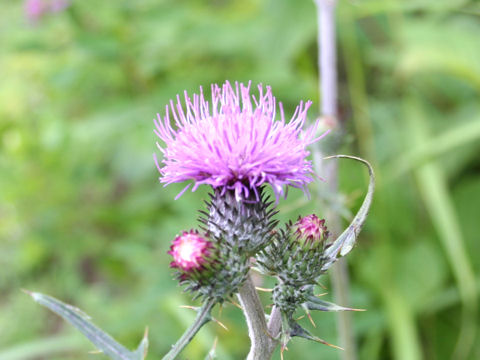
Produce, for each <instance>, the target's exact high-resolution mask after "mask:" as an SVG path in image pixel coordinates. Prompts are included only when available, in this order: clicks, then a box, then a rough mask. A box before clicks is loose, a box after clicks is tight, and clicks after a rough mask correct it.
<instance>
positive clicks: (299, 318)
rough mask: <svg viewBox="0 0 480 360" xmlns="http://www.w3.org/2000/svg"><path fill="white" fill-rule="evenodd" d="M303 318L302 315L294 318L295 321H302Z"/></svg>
mask: <svg viewBox="0 0 480 360" xmlns="http://www.w3.org/2000/svg"><path fill="white" fill-rule="evenodd" d="M304 317H305V315H302V316H300V317H298V318H296V319H295V321H298V320H302V319H303V318H304Z"/></svg>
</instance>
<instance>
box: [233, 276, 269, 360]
mask: <svg viewBox="0 0 480 360" xmlns="http://www.w3.org/2000/svg"><path fill="white" fill-rule="evenodd" d="M238 299H239V300H240V304H241V306H242V308H243V313H244V314H245V318H246V320H247V326H248V335H249V337H250V341H251V346H250V352H249V353H248V357H247V360H268V359H270V358H271V356H272V353H273V351H274V350H275V347H276V345H277V341H276V340H274V339H273V338H272V337H271V336H270V334H269V332H268V328H267V321H266V320H265V312H264V311H263V305H262V303H261V302H260V298H259V297H258V293H257V290H256V289H255V285H254V284H253V281H252V279H251V277H250V276H249V277H248V278H247V280H246V281H245V283H244V284H243V286H242V287H241V288H240V291H239V292H238ZM272 312H273V311H272Z"/></svg>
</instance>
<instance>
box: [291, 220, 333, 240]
mask: <svg viewBox="0 0 480 360" xmlns="http://www.w3.org/2000/svg"><path fill="white" fill-rule="evenodd" d="M295 226H296V230H295V234H296V235H297V238H298V239H299V240H302V241H304V242H305V243H311V244H312V245H313V244H314V243H319V244H320V243H323V242H324V241H326V240H327V239H328V236H329V235H330V234H329V232H328V231H327V227H326V226H325V219H319V218H318V216H317V215H315V214H311V215H307V216H305V217H303V218H302V217H299V218H298V221H297V222H296V223H295Z"/></svg>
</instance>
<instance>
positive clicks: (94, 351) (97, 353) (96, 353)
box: [88, 350, 103, 355]
mask: <svg viewBox="0 0 480 360" xmlns="http://www.w3.org/2000/svg"><path fill="white" fill-rule="evenodd" d="M88 353H89V354H93V355H99V354H103V351H102V350H91V351H89V352H88Z"/></svg>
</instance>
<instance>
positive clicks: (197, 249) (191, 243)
mask: <svg viewBox="0 0 480 360" xmlns="http://www.w3.org/2000/svg"><path fill="white" fill-rule="evenodd" d="M168 254H170V255H172V257H173V261H172V262H171V263H170V267H172V268H176V269H178V270H179V271H180V272H183V273H185V274H186V275H188V273H191V272H194V271H201V270H202V269H203V268H204V267H205V265H206V264H207V263H209V262H210V261H211V260H212V259H211V257H212V255H213V244H212V243H211V242H210V241H209V240H207V239H206V238H204V237H202V236H201V235H200V234H199V233H198V232H197V231H195V230H190V231H184V232H183V233H182V234H181V235H179V236H177V237H176V238H175V240H173V243H172V246H170V251H168Z"/></svg>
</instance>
